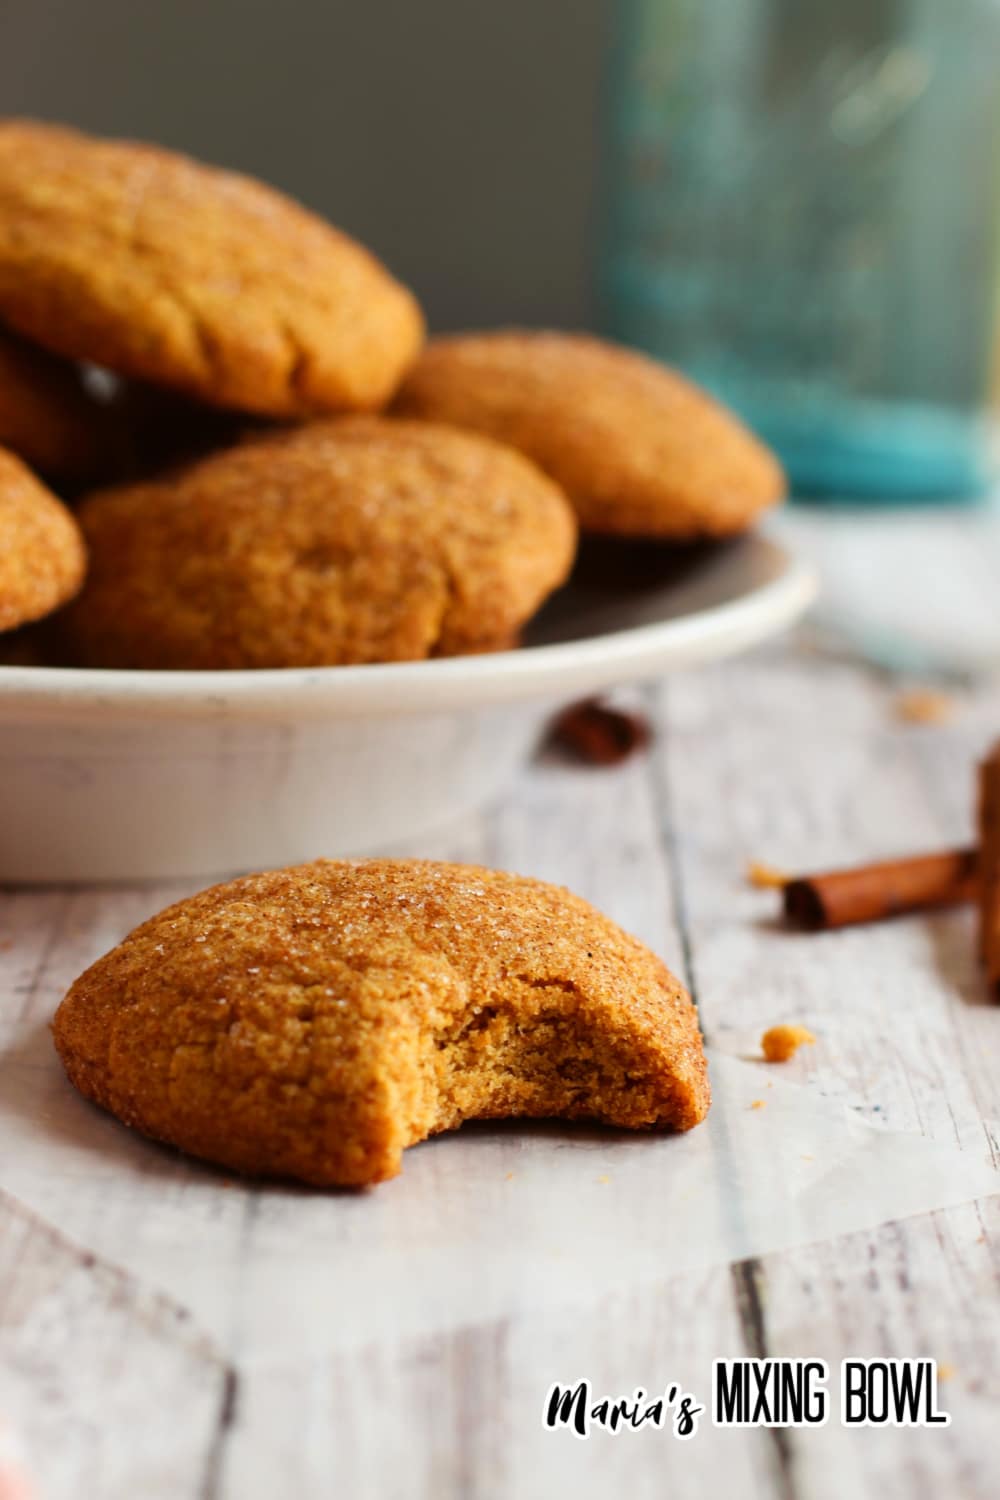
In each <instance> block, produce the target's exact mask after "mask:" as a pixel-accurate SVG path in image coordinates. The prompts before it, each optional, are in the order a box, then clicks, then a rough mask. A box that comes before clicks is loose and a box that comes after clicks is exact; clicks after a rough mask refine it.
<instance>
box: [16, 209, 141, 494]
mask: <svg viewBox="0 0 1000 1500" xmlns="http://www.w3.org/2000/svg"><path fill="white" fill-rule="evenodd" d="M0 233H2V231H0ZM0 444H2V445H3V447H5V448H9V449H11V451H12V452H14V453H16V454H17V455H18V456H19V457H20V458H23V459H24V461H25V463H28V464H30V465H31V467H32V468H33V469H37V470H39V472H40V473H42V474H45V475H51V476H52V478H53V479H61V480H66V481H70V482H76V481H83V480H88V479H89V480H90V481H91V482H92V483H93V481H94V480H95V478H99V477H101V476H102V474H104V475H106V474H107V472H108V470H109V469H111V468H113V466H114V464H113V458H112V456H111V455H112V450H113V447H114V433H113V431H112V423H111V419H110V416H109V413H108V412H107V410H106V409H105V408H104V407H102V406H101V405H100V403H99V402H97V401H95V400H94V399H93V397H91V396H90V395H89V394H88V393H87V390H86V389H85V387H84V385H83V382H82V380H81V379H80V376H79V373H78V371H77V369H76V368H75V366H73V365H71V364H68V363H67V362H66V361H64V360H61V359H57V358H56V357H55V356H54V355H52V354H47V353H46V352H45V351H44V350H42V349H38V348H36V347H35V346H34V345H32V344H28V343H25V341H24V340H23V339H20V338H18V337H17V336H16V335H15V334H13V333H9V332H7V331H6V330H5V329H2V328H0Z"/></svg>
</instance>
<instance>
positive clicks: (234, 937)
mask: <svg viewBox="0 0 1000 1500" xmlns="http://www.w3.org/2000/svg"><path fill="white" fill-rule="evenodd" d="M54 1034H55V1042H56V1046H57V1048H58V1050H59V1052H60V1055H61V1056H62V1059H63V1062H64V1064H65V1067H66V1070H67V1072H68V1074H69V1077H70V1079H71V1080H72V1082H73V1083H74V1084H75V1085H76V1086H77V1088H79V1089H80V1091H81V1092H82V1093H84V1094H85V1095H86V1096H87V1097H88V1098H90V1099H92V1100H94V1101H95V1102H96V1103H98V1104H100V1105H101V1106H102V1107H103V1108H105V1109H108V1110H110V1111H111V1112H112V1113H113V1114H115V1115H117V1116H118V1117H119V1118H120V1119H121V1120H123V1121H124V1122H125V1123H126V1124H128V1125H131V1126H133V1127H134V1128H136V1129H138V1130H140V1131H142V1132H144V1133H145V1134H147V1135H149V1136H153V1137H155V1138H157V1139H159V1140H163V1141H167V1142H170V1143H172V1144H174V1145H176V1146H179V1147H180V1148H181V1149H183V1150H185V1151H187V1152H190V1153H191V1154H192V1155H195V1156H200V1157H204V1158H206V1159H207V1160H209V1161H213V1162H218V1163H220V1164H222V1165H223V1166H227V1167H231V1168H235V1169H237V1170H239V1171H244V1172H252V1173H264V1174H276V1175H281V1176H291V1177H297V1178H301V1179H302V1180H304V1181H306V1182H312V1183H317V1184H320V1185H323V1186H332V1185H342V1186H363V1185H365V1184H368V1183H373V1182H378V1181H381V1180H383V1179H384V1178H387V1177H392V1176H394V1175H395V1173H397V1172H398V1171H399V1169H400V1166H401V1158H402V1153H403V1151H404V1149H405V1148H406V1147H408V1146H411V1145H413V1144H414V1143H416V1142H417V1141H421V1140H423V1139H424V1138H425V1137H427V1136H429V1135H432V1134H435V1133H436V1132H438V1131H443V1130H449V1129H452V1128H454V1127H455V1126H457V1125H459V1124H460V1123H461V1122H462V1121H463V1120H467V1119H490V1118H500V1117H506V1116H526V1117H546V1116H559V1117H563V1118H567V1119H591V1120H599V1121H603V1122H605V1123H608V1124H611V1125H617V1126H622V1127H626V1128H630V1129H647V1128H651V1127H656V1126H660V1127H669V1128H673V1129H677V1130H687V1129H689V1128H690V1127H691V1126H693V1125H696V1124H698V1122H699V1121H700V1120H701V1119H702V1118H703V1117H704V1115H705V1113H706V1111H707V1109H708V1104H709V1090H708V1081H707V1076H706V1070H705V1058H704V1054H703V1051H702V1045H701V1037H700V1034H699V1031H698V1023H697V1018H696V1016H695V1012H694V1007H693V1006H692V1004H691V1001H690V1000H689V998H688V996H687V995H686V993H685V992H684V990H683V988H682V986H681V985H680V984H679V983H678V982H677V980H676V979H674V977H673V976H672V975H671V974H670V973H669V971H668V970H667V969H666V967H665V966H664V965H663V963H662V962H661V961H660V960H659V959H658V958H657V957H656V956H655V955H654V954H653V953H651V952H650V951H649V949H647V948H645V947H643V945H642V944H641V943H639V942H638V941H637V940H636V939H635V938H632V937H630V936H628V934H626V933H624V932H623V931H622V930H621V929H620V928H619V927H617V926H616V925H615V924H614V923H613V922H611V921H609V920H608V918H606V917H604V916H602V915H601V914H600V913H599V912H597V911H595V910H594V908H593V907H591V906H589V905H588V904H587V903H586V902H584V901H582V900H581V899H580V898H579V897H577V896H574V895H571V894H570V893H569V892H568V891H565V890H561V889H559V888H558V887H555V886H551V885H545V884H543V883H542V882H540V881H536V880H529V879H525V878H521V877H518V876H514V875H507V874H502V873H499V872H497V871H493V870H484V869H479V868H477V867H475V866H462V865H446V864H434V863H429V862H423V861H408V860H358V861H318V862H316V863H314V864H310V865H301V866H298V867H296V868H293V869H288V870H279V871H275V872H273V873H269V874H263V875H252V876H247V877H245V878H243V879H241V880H235V881H232V882H230V883H228V884H226V885H221V886H215V887H213V888H212V889H210V890H207V891H203V892H202V893H201V894H200V895H197V896H194V897H192V898H190V899H189V900H187V901H182V902H180V903H179V904H178V905H176V906H173V907H171V908H169V909H168V910H167V911H165V912H161V913H160V915H159V916H156V917H153V918H152V919H151V920H150V921H148V922H146V923H144V924H143V925H142V926H141V927H139V928H137V929H136V930H135V932H133V933H132V934H131V935H130V936H129V937H128V938H126V939H125V941H124V942H123V943H122V944H121V945H120V946H119V947H117V948H115V949H114V950H112V952H111V953H109V954H107V955H106V956H105V957H104V958H102V959H100V960H98V962H97V963H96V964H94V965H93V967H92V968H90V969H89V970H88V971H87V972H86V973H85V974H84V975H82V976H81V977H80V979H78V980H77V981H76V983H75V984H74V985H73V987H72V989H71V990H70V992H69V994H68V995H67V996H66V999H65V1000H64V1001H63V1003H62V1005H61V1006H60V1008H59V1011H58V1013H57V1015H56V1018H55V1023H54Z"/></svg>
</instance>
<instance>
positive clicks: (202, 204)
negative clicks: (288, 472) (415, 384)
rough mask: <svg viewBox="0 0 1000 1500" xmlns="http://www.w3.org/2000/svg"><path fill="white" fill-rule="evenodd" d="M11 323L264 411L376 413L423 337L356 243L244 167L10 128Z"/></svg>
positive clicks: (3, 229) (90, 355) (5, 282)
mask: <svg viewBox="0 0 1000 1500" xmlns="http://www.w3.org/2000/svg"><path fill="white" fill-rule="evenodd" d="M0 318H3V320H4V321H6V322H8V323H10V324H11V325H12V326H13V327H15V328H17V329H19V330H20V331H21V332H22V333H24V334H25V335H27V336H28V337H29V338H31V339H34V340H36V341H37V342H38V343H40V344H43V345H45V346H46V347H48V348H50V349H52V350H54V351H55V352H56V353H59V354H64V355H68V356H70V357H71V358H74V359H81V360H92V361H94V362H95V363H97V364H100V365H105V366H106V367H107V368H108V369H111V370H115V371H117V372H119V373H121V374H123V375H131V376H134V377H136V378H137V379H145V380H150V381H153V382H162V383H163V384H166V385H169V386H174V387H176V388H177V389H179V390H181V391H186V392H187V393H188V394H190V395H193V396H197V397H199V398H200V399H202V400H205V401H209V402H213V403H216V404H218V405H221V406H232V407H236V408H239V409H241V410H245V411H250V412H260V413H262V414H265V415H268V414H269V415H274V416H279V417H281V416H294V415H302V414H309V413H316V412H327V411H364V410H370V409H374V408H377V407H379V406H382V405H384V403H385V402H386V401H387V400H388V399H389V397H390V396H391V395H392V392H393V390H394V389H395V387H396V385H397V383H398V381H399V378H400V376H401V375H402V374H403V371H404V370H405V369H406V367H407V366H408V365H409V364H410V363H411V361H412V360H413V358H414V356H415V355H416V353H417V351H418V349H419V347H420V344H421V341H422V338H423V322H422V318H421V314H420V310H419V308H418V306H417V304H416V302H415V301H414V299H413V297H412V296H411V295H410V293H409V292H408V291H407V290H406V289H405V288H404V287H402V286H400V285H399V283H398V282H396V281H395V280H393V278H392V277H391V276H390V275H389V273H388V272H387V271H386V270H385V269H384V267H383V266H381V265H380V264H379V262H378V261H377V260H375V258H374V257H373V256H372V255H370V254H369V253H368V251H367V250H365V249H364V248H363V247H362V246H361V245H358V244H357V243H355V241H353V240H351V239H349V238H348V237H347V236H346V235H344V234H342V233H340V231H339V230H336V229H334V228H333V227H332V226H331V225H329V224H327V223H326V222H325V221H324V220H322V219H320V218H318V217H317V216H316V215H315V214H312V213H310V212H308V211H307V210H306V209H304V208H302V207H300V206H299V205H298V204H296V203H294V202H292V201H291V200H290V199H288V198H286V197H284V196H283V195H282V194H280V193H278V192H275V191H274V190H273V189H271V188H269V187H265V186H264V185H263V184H261V183H258V182H255V181H253V179H251V178H249V177H243V176H240V175H238V174H236V173H234V172H225V171H221V170H219V169H217V168H213V167H208V166H203V165H201V164H200V163H198V162H195V161H192V160H191V159H190V158H188V157H185V156H181V155H178V154H177V153H175V152H172V151H166V150H163V149H161V148H159V147H155V146H146V145H138V144H135V143H132V142H123V141H104V140H97V139H94V138H92V137H90V136H87V135H83V134H81V133H80V132H78V131H75V130H69V129H65V128H62V127H60V126H54V125H43V124H37V123H34V122H32V121H24V120H10V121H7V122H4V123H0Z"/></svg>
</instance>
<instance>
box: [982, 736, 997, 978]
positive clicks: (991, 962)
mask: <svg viewBox="0 0 1000 1500" xmlns="http://www.w3.org/2000/svg"><path fill="white" fill-rule="evenodd" d="M979 953H980V956H981V958H982V960H983V965H984V967H985V969H986V977H987V979H988V980H989V983H990V987H991V989H992V990H993V991H994V993H995V994H997V995H998V996H1000V741H998V742H997V744H995V745H994V746H993V749H992V750H991V751H990V753H989V755H987V757H986V759H985V760H984V761H983V762H982V763H981V765H980V767H979Z"/></svg>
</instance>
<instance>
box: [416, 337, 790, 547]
mask: <svg viewBox="0 0 1000 1500" xmlns="http://www.w3.org/2000/svg"><path fill="white" fill-rule="evenodd" d="M396 410H398V411H399V412H401V413H403V414H404V415H407V416H411V417H425V418H429V419H430V420H432V421H440V422H453V423H454V424H455V426H456V427H469V428H473V429H475V430H476V431H477V432H484V433H488V434H489V435H490V436H491V437H495V438H498V439H499V440H500V441H502V442H506V443H510V444H511V445H512V446H513V447H515V448H520V449H521V451H522V452H523V453H526V454H527V455H528V456H529V457H530V458H533V459H534V461H535V462H536V463H537V464H538V465H539V467H540V468H542V469H544V470H545V472H546V473H547V474H551V476H552V478H553V479H555V480H556V481H557V482H558V483H559V484H561V485H562V487H563V488H564V489H565V491H566V493H567V494H568V495H569V497H570V499H571V500H572V502H573V504H574V506H575V507H576V512H577V515H578V517H579V520H580V525H581V526H582V528H583V529H584V530H585V531H595V532H604V533H607V534H611V535H619V536H649V537H663V538H675V539H678V540H686V539H688V538H694V537H713V536H730V535H732V534H734V533H736V532H740V531H743V530H745V529H746V527H748V526H749V525H750V524H751V522H752V521H753V520H754V518H755V517H756V516H757V514H758V513H759V512H760V511H761V510H763V509H765V507H767V506H769V505H773V504H774V503H775V502H776V501H778V500H780V499H781V498H782V496H783V494H784V491H785V481H784V475H783V474H782V471H781V467H780V465H779V463H778V461H777V459H776V458H775V457H774V455H773V454H772V453H771V452H770V451H769V450H768V449H767V448H765V447H764V445H763V444H762V443H760V442H758V440H757V439H756V438H755V437H754V436H753V434H752V433H750V432H749V431H748V430H747V428H745V427H744V426H743V425H742V423H741V422H739V421H738V420H737V418H736V417H734V416H733V414H732V413H731V412H729V411H727V410H726V409H725V407H723V406H720V405H719V404H718V403H717V402H716V401H713V400H712V398H711V397H710V396H708V395H707V394H706V393H705V392H704V391H702V390H700V389H699V388H698V386H696V385H693V384H692V383H691V382H690V381H689V380H686V379H685V378H684V377H683V376H682V375H679V374H677V372H676V371H674V370H669V369H667V368H666V367H665V366H664V365H661V364H658V363H657V362H656V361H655V360H652V359H649V358H647V357H646V356H645V355H643V354H638V353H636V352H635V351H634V350H631V349H624V348H621V347H619V346H616V345H614V344H608V343H604V342H602V341H601V340H599V339H594V338H589V337H587V336H585V335H583V334H569V333H526V332H519V331H513V330H512V331H510V332H500V333H472V334H463V335H459V336H456V337H453V338H439V339H434V340H433V341H432V342H431V343H430V344H429V345H428V347H427V349H426V350H425V351H424V353H423V355H422V357H421V358H420V360H419V361H418V362H417V364H416V365H415V366H414V368H413V370H411V372H410V374H409V376H408V377H407V379H406V380H405V381H404V383H403V386H402V388H401V390H400V392H399V395H398V397H397V402H396Z"/></svg>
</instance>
